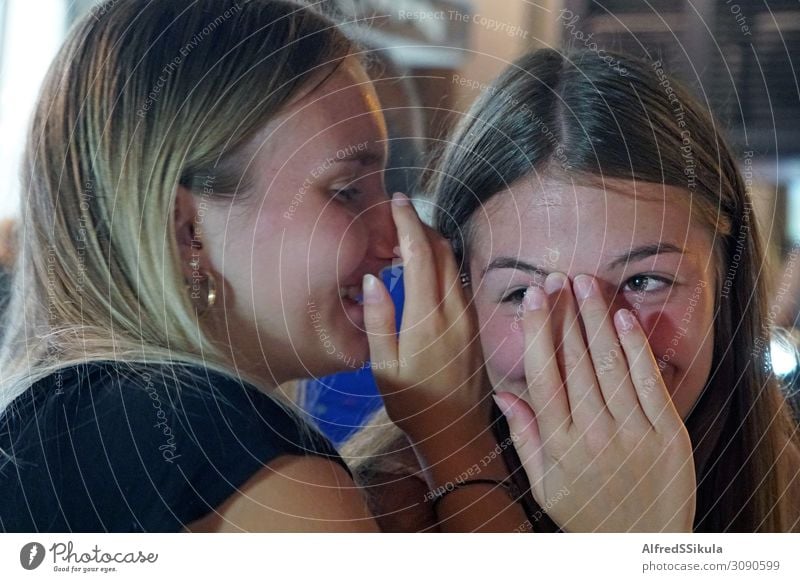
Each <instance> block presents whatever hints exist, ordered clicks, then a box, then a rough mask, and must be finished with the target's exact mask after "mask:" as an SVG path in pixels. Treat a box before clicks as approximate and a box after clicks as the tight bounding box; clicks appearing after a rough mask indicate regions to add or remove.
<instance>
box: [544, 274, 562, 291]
mask: <svg viewBox="0 0 800 582" xmlns="http://www.w3.org/2000/svg"><path fill="white" fill-rule="evenodd" d="M566 283H567V278H566V277H565V276H564V275H563V274H562V273H550V274H549V275H548V276H547V279H545V280H544V290H545V291H546V292H547V294H548V295H551V294H553V293H557V292H558V291H561V290H562V289H563V288H564V286H565V285H566Z"/></svg>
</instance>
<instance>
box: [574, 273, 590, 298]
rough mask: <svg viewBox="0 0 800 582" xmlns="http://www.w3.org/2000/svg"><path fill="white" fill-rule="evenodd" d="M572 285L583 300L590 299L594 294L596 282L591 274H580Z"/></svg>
mask: <svg viewBox="0 0 800 582" xmlns="http://www.w3.org/2000/svg"><path fill="white" fill-rule="evenodd" d="M572 287H573V288H574V289H575V295H576V296H577V297H578V299H580V300H581V301H583V300H585V299H588V298H589V297H591V296H592V295H594V290H595V282H594V277H590V276H589V275H578V276H577V277H575V280H574V281H573V282H572Z"/></svg>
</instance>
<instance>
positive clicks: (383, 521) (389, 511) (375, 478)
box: [356, 445, 437, 533]
mask: <svg viewBox="0 0 800 582" xmlns="http://www.w3.org/2000/svg"><path fill="white" fill-rule="evenodd" d="M356 480H357V482H358V484H359V485H360V486H361V487H362V488H363V489H364V493H365V495H366V496H367V500H368V504H369V508H370V510H371V511H372V514H373V515H374V516H375V520H376V521H377V522H378V525H379V526H380V528H381V530H382V531H385V532H392V533H409V532H422V531H428V532H431V531H437V522H436V516H435V515H434V513H433V509H432V507H431V503H430V495H429V494H428V493H429V491H428V485H427V483H426V482H425V479H424V477H423V476H422V471H421V470H420V468H419V462H418V461H417V458H416V455H414V453H413V452H412V451H411V449H410V447H408V446H407V445H406V447H405V448H399V449H396V450H393V451H392V452H389V453H386V454H382V455H380V456H377V457H373V458H371V459H369V460H368V461H367V462H365V463H362V464H361V465H360V466H359V467H358V470H357V471H356Z"/></svg>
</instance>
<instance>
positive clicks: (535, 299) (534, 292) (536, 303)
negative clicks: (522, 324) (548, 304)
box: [522, 285, 545, 311]
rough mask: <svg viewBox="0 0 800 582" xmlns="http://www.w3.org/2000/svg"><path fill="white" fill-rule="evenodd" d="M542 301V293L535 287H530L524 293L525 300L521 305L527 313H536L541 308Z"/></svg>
mask: <svg viewBox="0 0 800 582" xmlns="http://www.w3.org/2000/svg"><path fill="white" fill-rule="evenodd" d="M544 299H545V297H544V292H543V291H542V290H541V289H540V288H539V287H537V286H536V285H532V286H530V287H528V289H527V290H526V291H525V298H524V299H523V300H522V305H523V306H524V307H525V309H526V310H528V311H536V310H537V309H541V308H542V305H544Z"/></svg>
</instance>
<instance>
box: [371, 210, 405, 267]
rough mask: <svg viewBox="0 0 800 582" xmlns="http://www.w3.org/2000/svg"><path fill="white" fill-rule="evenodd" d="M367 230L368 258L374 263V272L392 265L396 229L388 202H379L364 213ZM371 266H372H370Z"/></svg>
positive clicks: (395, 245)
mask: <svg viewBox="0 0 800 582" xmlns="http://www.w3.org/2000/svg"><path fill="white" fill-rule="evenodd" d="M364 219H365V222H366V224H367V228H368V230H369V253H368V254H369V258H370V260H371V262H373V263H374V267H373V268H374V269H375V271H376V272H377V271H379V270H381V269H382V268H384V267H387V266H389V265H391V264H392V259H394V258H395V257H396V253H395V250H396V249H397V246H398V240H397V229H396V228H395V225H394V220H393V219H392V208H391V203H390V201H389V200H386V199H384V200H381V201H380V202H377V203H376V204H375V205H374V206H373V207H372V208H370V209H369V211H367V212H366V213H365V216H364ZM371 266H373V265H371Z"/></svg>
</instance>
